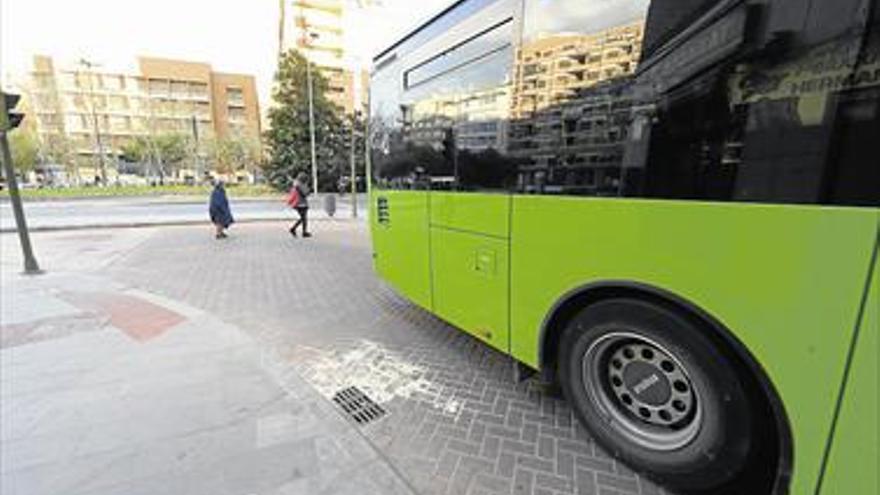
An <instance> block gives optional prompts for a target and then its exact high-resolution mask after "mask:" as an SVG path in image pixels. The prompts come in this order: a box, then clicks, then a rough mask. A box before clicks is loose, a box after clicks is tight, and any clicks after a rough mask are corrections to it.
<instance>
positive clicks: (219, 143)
mask: <svg viewBox="0 0 880 495" xmlns="http://www.w3.org/2000/svg"><path fill="white" fill-rule="evenodd" d="M208 149H210V150H211V151H210V154H211V155H212V157H213V158H214V169H215V170H216V171H217V172H218V173H221V174H231V173H234V172H238V171H242V170H247V171H250V172H253V169H254V166H255V165H257V164H259V163H260V158H261V156H260V155H261V149H260V140H259V139H258V138H257V137H255V136H248V135H237V134H236V135H232V136H228V137H225V138H218V139H215V140H213V141H211V142H209V144H208Z"/></svg>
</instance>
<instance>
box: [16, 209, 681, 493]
mask: <svg viewBox="0 0 880 495" xmlns="http://www.w3.org/2000/svg"><path fill="white" fill-rule="evenodd" d="M314 231H315V237H314V238H312V239H309V240H303V239H292V238H291V237H290V236H289V234H287V232H286V231H285V228H284V225H283V224H280V223H255V224H248V225H243V226H237V227H236V228H234V229H233V231H232V236H231V238H229V239H227V240H225V241H222V242H218V241H215V240H214V239H213V238H212V237H211V235H210V229H209V228H208V227H165V228H149V229H118V230H112V231H100V230H94V231H77V232H67V233H64V232H54V233H42V234H37V235H35V236H34V243H35V245H36V246H37V254H38V258H39V260H40V262H41V264H42V265H43V267H44V268H45V269H46V270H47V274H45V275H41V276H38V277H23V276H21V275H18V273H17V271H18V270H19V268H20V262H19V259H18V253H17V250H16V249H17V245H16V244H15V242H16V241H17V239H16V238H15V236H13V235H3V236H0V241H2V245H0V246H2V249H3V265H2V269H3V279H2V281H3V293H2V295H3V318H2V325H3V327H2V333H0V335H2V337H3V339H2V351H0V352H2V354H0V357H2V360H0V361H2V363H0V364H2V402H3V410H2V412H3V414H2V427H3V430H2V431H3V437H2V440H3V452H2V457H0V465H2V490H0V492H2V493H3V494H4V495H6V494H19V493H21V494H27V495H32V494H42V493H46V494H50V493H53V494H54V493H64V494H66V495H67V494H69V495H77V494H115V493H119V494H127V495H128V494H141V493H144V494H146V493H154V494H164V493H205V494H221V493H229V494H240V495H250V494H292V493H305V494H319V493H328V494H329V493H351V494H362V493H389V494H392V493H420V494H502V493H503V494H510V493H513V494H536V495H538V494H540V495H550V494H575V493H577V494H601V495H615V494H658V493H664V492H663V491H662V490H660V489H658V488H656V487H655V486H654V485H652V484H651V483H650V482H647V481H646V480H644V479H641V478H640V477H638V476H637V475H635V474H634V473H632V472H631V471H630V470H628V469H627V468H626V467H625V466H623V465H621V464H620V463H618V462H616V461H614V460H613V459H612V458H610V457H609V456H608V455H607V454H606V453H604V452H603V451H602V450H601V449H600V448H599V447H597V446H596V445H594V443H593V442H592V441H591V439H590V437H589V435H588V434H587V433H586V431H585V430H584V429H583V428H582V427H581V426H580V425H579V424H578V423H577V421H576V420H575V419H574V417H573V415H572V411H571V409H570V408H569V407H568V406H567V405H566V404H565V402H564V401H563V400H562V399H561V398H560V397H559V396H558V394H557V392H556V391H555V390H554V389H553V388H550V387H548V386H545V385H543V384H541V383H540V382H538V381H536V380H528V381H525V382H522V383H516V382H515V381H514V380H513V374H512V363H511V362H510V360H509V359H508V358H506V357H505V356H503V355H502V354H500V353H498V352H495V351H493V350H490V349H489V348H487V347H485V346H484V345H482V344H480V343H479V342H477V341H476V340H475V339H472V338H471V337H469V336H468V335H466V334H464V333H462V332H460V331H458V330H456V329H454V328H452V327H450V326H449V325H447V324H445V323H444V322H442V321H440V320H438V319H437V318H435V317H433V316H431V315H430V314H428V313H426V312H425V311H422V310H421V309H419V308H417V307H416V306H414V305H412V304H410V303H409V302H407V301H406V300H404V299H403V298H401V297H399V296H398V295H396V294H395V293H394V292H393V291H392V290H391V289H389V288H388V287H387V286H385V285H384V284H383V283H382V282H381V281H379V280H378V279H377V278H376V277H375V276H374V275H373V273H372V269H371V252H370V247H369V236H368V233H367V228H366V226H365V224H363V223H362V222H354V221H332V220H324V221H318V222H315V224H314ZM352 387H354V388H356V389H357V390H359V391H360V392H363V393H364V394H366V396H368V397H369V399H370V400H371V401H372V404H373V405H374V406H375V409H374V410H375V411H379V412H378V413H377V414H375V415H373V416H370V417H369V418H367V419H366V420H363V421H361V422H358V421H356V420H355V419H353V418H352V417H350V416H349V415H348V414H347V413H346V412H345V410H344V409H343V408H342V407H339V404H338V403H339V402H340V401H341V399H340V397H341V395H340V392H341V391H342V390H346V389H348V390H351V388H352ZM334 398H335V399H336V401H334Z"/></svg>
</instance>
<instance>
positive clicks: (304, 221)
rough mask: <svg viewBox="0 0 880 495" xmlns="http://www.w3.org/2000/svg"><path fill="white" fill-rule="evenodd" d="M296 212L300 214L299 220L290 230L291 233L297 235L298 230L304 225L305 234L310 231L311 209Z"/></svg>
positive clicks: (304, 208)
mask: <svg viewBox="0 0 880 495" xmlns="http://www.w3.org/2000/svg"><path fill="white" fill-rule="evenodd" d="M295 209H296V212H297V213H299V220H297V221H296V222H294V223H293V227H291V228H290V231H291V232H293V233H296V228H297V227H299V226H300V225H302V228H303V230H302V231H303V234H305V233H306V232H308V231H309V208H308V207H303V208H295Z"/></svg>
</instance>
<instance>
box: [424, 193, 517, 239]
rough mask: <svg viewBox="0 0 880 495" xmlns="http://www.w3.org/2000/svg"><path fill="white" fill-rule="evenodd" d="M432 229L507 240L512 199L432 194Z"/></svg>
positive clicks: (459, 194) (492, 195) (506, 196)
mask: <svg viewBox="0 0 880 495" xmlns="http://www.w3.org/2000/svg"><path fill="white" fill-rule="evenodd" d="M430 197H431V226H432V227H446V228H449V229H454V230H461V231H465V232H471V233H474V234H483V235H487V236H491V237H499V238H505V239H506V238H507V237H508V236H509V234H510V196H509V195H507V194H478V193H471V194H461V193H444V192H434V191H432V192H431V196H430Z"/></svg>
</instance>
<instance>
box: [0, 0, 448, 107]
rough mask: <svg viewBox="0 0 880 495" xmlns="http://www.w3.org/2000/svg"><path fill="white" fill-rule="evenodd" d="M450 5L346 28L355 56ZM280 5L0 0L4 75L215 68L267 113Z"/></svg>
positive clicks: (402, 2) (387, 13) (406, 6)
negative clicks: (58, 66)
mask: <svg viewBox="0 0 880 495" xmlns="http://www.w3.org/2000/svg"><path fill="white" fill-rule="evenodd" d="M451 1H452V0H383V3H384V5H383V6H382V7H374V8H372V9H371V10H370V11H369V15H368V16H367V20H366V21H364V22H359V23H358V24H357V25H354V26H349V31H350V32H351V34H352V35H353V36H356V37H357V38H358V40H359V42H358V43H357V44H356V46H355V47H354V48H355V50H356V51H355V55H356V56H358V57H359V58H361V59H363V60H369V58H370V56H371V55H373V54H375V53H376V52H377V51H378V50H379V49H380V48H382V47H383V46H385V45H387V44H389V43H390V42H391V41H393V40H394V39H395V38H396V37H398V36H400V35H402V34H403V33H404V32H405V31H407V30H409V29H410V28H412V27H414V26H415V24H416V23H418V22H419V21H421V20H423V19H425V18H427V17H429V16H430V15H433V14H434V13H436V12H438V11H439V10H440V9H442V8H443V7H444V6H446V5H448V4H450V3H451ZM277 33H278V1H277V0H147V1H130V0H0V44H2V46H0V48H2V50H0V56H2V58H0V74H2V76H3V77H4V78H6V77H8V76H10V75H13V76H14V75H15V74H20V73H21V72H22V70H26V69H27V68H28V66H29V64H30V60H31V56H32V55H33V54H34V53H45V54H49V55H54V56H57V57H59V58H61V59H69V60H75V59H78V58H80V57H88V58H89V59H91V60H94V61H96V62H100V63H103V64H105V65H107V66H109V67H131V66H132V64H133V63H134V57H135V56H136V55H152V56H158V57H168V58H179V59H185V60H193V61H203V62H208V63H210V64H211V65H212V66H213V67H214V70H218V71H225V72H242V73H248V74H253V75H255V76H256V77H257V85H258V87H259V91H260V101H261V104H262V105H263V106H264V108H265V104H266V102H267V98H268V91H269V88H270V87H271V86H270V85H271V80H272V75H273V73H274V70H275V63H276V58H275V57H276V54H277V50H278V41H277V36H278V35H277Z"/></svg>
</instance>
